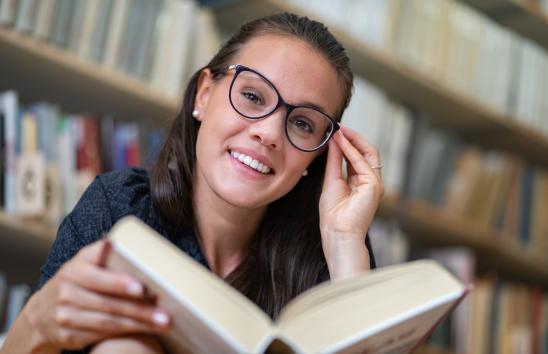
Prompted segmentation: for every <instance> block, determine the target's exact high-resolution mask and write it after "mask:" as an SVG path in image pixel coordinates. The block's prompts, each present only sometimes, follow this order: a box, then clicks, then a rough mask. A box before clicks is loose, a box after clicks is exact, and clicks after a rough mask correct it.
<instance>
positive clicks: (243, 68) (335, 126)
mask: <svg viewBox="0 0 548 354" xmlns="http://www.w3.org/2000/svg"><path fill="white" fill-rule="evenodd" d="M229 70H234V76H233V77H232V82H231V83H230V88H229V90H228V100H229V101H230V105H231V106H232V108H233V109H234V110H235V111H236V112H238V114H240V115H241V116H243V117H245V118H248V119H263V118H266V117H268V116H269V115H271V114H272V113H274V112H276V110H277V109H278V108H280V107H285V108H286V113H285V120H284V123H285V124H284V130H285V136H286V138H287V140H288V141H289V143H290V144H291V145H293V147H295V148H296V149H298V150H301V151H304V152H314V151H317V150H319V149H321V148H322V147H324V146H325V145H326V144H327V143H328V142H329V139H331V137H333V134H335V132H336V131H337V130H339V129H340V125H339V122H337V121H336V120H335V119H333V118H332V117H330V116H329V115H328V114H327V113H324V112H322V111H320V110H318V109H317V108H316V107H313V106H309V105H299V106H296V105H292V104H289V103H287V102H285V101H284V99H283V98H282V95H280V93H279V92H278V89H277V88H276V86H274V84H273V83H272V82H270V80H268V79H267V78H266V77H265V76H264V75H263V74H261V73H259V72H257V71H256V70H253V69H251V68H249V67H247V66H245V65H241V64H233V65H229V66H227V67H226V68H225V69H224V70H221V71H219V72H218V73H217V74H226V73H227V72H228V71H229ZM243 71H250V72H252V73H254V74H257V75H259V76H260V77H261V78H262V79H263V80H264V81H265V82H266V83H267V84H268V85H269V86H270V87H272V88H273V89H274V92H276V94H277V95H278V102H277V103H276V106H274V108H273V109H272V111H270V112H268V113H266V114H263V115H261V116H259V117H254V116H248V115H245V114H243V113H242V112H240V111H239V110H238V109H237V108H236V107H235V106H234V103H233V102H232V87H233V86H234V82H235V81H236V78H237V77H238V75H239V74H240V73H241V72H243ZM297 108H308V109H312V110H314V111H316V112H318V113H320V114H322V115H323V116H325V117H326V118H327V119H329V121H331V124H332V126H333V128H332V129H331V132H330V133H329V136H328V137H327V138H326V139H325V140H324V141H323V142H322V143H321V144H320V146H318V147H317V148H315V149H311V150H309V149H303V148H300V147H298V146H297V145H295V144H294V143H293V141H291V138H290V137H289V132H288V131H287V123H288V120H289V115H290V114H291V112H293V111H294V110H295V109H297Z"/></svg>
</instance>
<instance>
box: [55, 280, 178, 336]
mask: <svg viewBox="0 0 548 354" xmlns="http://www.w3.org/2000/svg"><path fill="white" fill-rule="evenodd" d="M59 301H60V303H61V304H64V305H67V304H68V305H72V306H75V307H78V308H82V309H86V310H93V311H99V312H105V313H109V314H112V315H118V316H124V317H129V318H133V319H134V320H137V321H140V322H146V323H149V324H151V325H155V326H160V327H165V326H168V325H169V315H168V313H167V312H166V311H165V310H163V309H160V308H158V307H155V306H153V305H149V304H145V303H142V302H138V301H134V300H124V299H120V298H115V297H111V296H105V295H101V294H98V293H95V292H92V291H89V290H86V289H84V288H80V287H78V286H76V285H72V284H69V285H67V286H64V287H63V288H61V290H60V294H59Z"/></svg>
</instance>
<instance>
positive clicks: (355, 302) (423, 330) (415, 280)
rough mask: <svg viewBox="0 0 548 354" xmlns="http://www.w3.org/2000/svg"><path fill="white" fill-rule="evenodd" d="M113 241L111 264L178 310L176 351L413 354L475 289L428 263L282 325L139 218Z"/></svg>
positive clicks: (344, 284)
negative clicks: (396, 353) (445, 317)
mask: <svg viewBox="0 0 548 354" xmlns="http://www.w3.org/2000/svg"><path fill="white" fill-rule="evenodd" d="M108 238H109V240H110V244H111V250H110V252H109V253H108V257H106V258H107V260H106V262H105V266H106V267H107V268H109V269H113V270H117V271H124V272H127V273H129V274H131V275H132V276H134V277H136V278H137V279H140V281H142V282H143V283H144V284H145V285H146V286H147V289H149V291H151V292H152V293H153V294H154V295H156V296H157V301H158V304H159V306H162V307H164V308H166V309H168V311H170V312H171V313H172V315H173V316H172V319H173V327H172V329H171V331H170V332H169V333H167V334H165V335H163V336H162V337H161V339H162V340H163V343H164V345H165V346H166V347H167V348H168V349H169V350H170V351H173V352H185V351H188V352H192V353H263V352H265V351H267V350H276V351H279V352H282V353H339V352H367V353H370V352H371V353H373V352H374V353H395V352H398V353H407V352H410V351H411V350H412V349H413V348H415V347H416V346H417V345H418V344H420V343H422V342H423V341H424V340H425V339H426V337H427V336H428V334H429V333H430V332H431V330H432V329H433V328H434V327H435V325H436V324H437V323H438V322H439V321H440V319H441V318H443V317H444V316H445V315H446V314H447V313H449V312H450V311H451V310H452V309H453V308H454V307H455V306H456V305H457V304H458V303H459V301H460V300H461V299H462V298H463V297H464V296H465V295H466V294H467V293H468V291H469V290H470V287H469V286H465V285H463V284H462V283H461V282H460V281H458V280H457V279H456V278H454V277H453V276H452V275H451V274H450V273H449V272H448V271H447V270H445V269H444V268H443V267H441V266H440V265H439V264H437V263H436V262H433V261H426V260H422V261H416V262H411V263H407V264H403V265H398V266H391V267H386V268H382V269H377V270H374V271H372V272H369V273H366V274H363V275H359V276H355V277H352V278H347V279H343V280H337V281H331V282H325V283H323V284H320V285H318V286H316V287H314V288H312V289H310V290H308V291H306V292H305V293H303V294H301V295H299V296H297V298H295V299H294V300H292V301H291V302H290V303H289V304H287V305H286V306H285V307H284V309H283V310H282V312H281V313H280V315H279V317H278V318H277V319H276V321H272V320H271V319H270V317H268V316H267V315H266V314H265V313H264V312H263V311H262V310H261V309H260V308H259V307H258V306H256V305H255V304H254V303H253V302H251V301H250V300H249V299H247V298H246V297H244V296H243V295H242V294H240V293H239V292H238V291H237V290H235V289H233V288H232V287H230V286H229V285H228V284H226V283H225V282H224V281H223V280H222V279H220V278H218V277H217V276H216V275H214V274H213V273H211V272H209V271H208V270H207V269H205V268H204V267H203V266H201V265H200V264H198V263H197V262H195V261H194V260H193V259H192V258H190V257H189V256H187V255H186V254H184V253H183V252H182V251H180V250H179V249H178V248H177V247H176V246H174V245H172V244H171V243H170V242H169V241H168V240H166V239H164V238H163V237H161V236H159V235H158V234H156V233H155V231H153V230H152V229H151V228H149V227H148V226H146V225H145V224H144V223H142V222H141V221H139V220H138V219H137V218H135V217H133V216H129V217H126V218H124V219H122V220H120V221H119V222H118V223H117V224H116V225H115V226H114V227H113V228H112V229H111V231H110V232H109V237H108ZM106 248H107V249H108V247H106ZM190 284H191V285H190Z"/></svg>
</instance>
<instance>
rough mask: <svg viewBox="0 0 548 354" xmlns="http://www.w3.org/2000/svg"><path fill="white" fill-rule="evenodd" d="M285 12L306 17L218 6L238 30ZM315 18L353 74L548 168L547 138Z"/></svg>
mask: <svg viewBox="0 0 548 354" xmlns="http://www.w3.org/2000/svg"><path fill="white" fill-rule="evenodd" d="M284 11H288V12H294V13H299V14H304V15H306V14H307V13H308V11H307V10H305V9H302V8H300V7H298V6H295V5H294V4H291V3H289V2H288V1H286V0H264V1H251V0H242V1H239V2H237V3H236V4H234V3H231V4H229V5H226V6H222V7H217V8H216V17H217V20H218V23H219V25H220V26H221V27H223V28H226V29H229V30H234V29H235V28H237V26H238V24H240V23H242V22H244V21H246V20H250V19H252V18H254V17H259V16H266V15H269V14H274V13H278V12H284ZM314 17H315V18H319V20H320V21H322V22H324V23H325V24H327V26H328V27H329V29H330V30H331V31H332V32H333V34H334V35H335V36H336V37H337V38H338V39H339V40H340V41H341V42H342V44H343V45H344V47H345V48H346V50H347V53H348V55H349V57H350V65H351V66H352V70H353V71H354V73H355V74H358V75H361V76H364V77H366V78H367V79H368V81H370V82H371V83H373V84H374V85H376V86H378V87H379V88H381V89H382V90H383V91H384V92H385V93H386V94H387V95H388V96H389V97H390V98H391V99H393V100H394V101H396V102H399V103H401V104H403V105H405V106H409V107H413V108H415V109H417V110H419V111H421V112H424V113H426V116H427V117H429V118H430V119H432V122H433V124H435V125H437V126H440V127H443V128H445V129H447V130H451V131H454V132H457V133H459V134H460V136H461V137H462V138H463V139H464V140H465V141H467V142H469V143H473V144H476V145H479V146H482V147H484V148H496V149H503V150H506V151H509V152H513V153H516V154H518V155H520V156H522V157H523V158H524V159H526V160H528V161H530V162H531V163H534V164H537V165H540V166H544V167H548V154H546V151H548V138H547V137H546V136H543V135H542V134H541V133H539V132H538V131H536V130H535V129H533V128H530V127H527V126H523V125H522V124H519V123H516V118H513V117H511V116H509V115H508V114H505V113H500V112H497V110H495V109H492V108H490V107H487V106H486V105H484V104H482V103H481V102H478V101H476V100H473V99H470V98H467V97H465V96H463V95H462V94H460V93H458V92H456V91H455V90H454V89H451V88H449V87H446V86H444V85H441V84H439V83H437V82H435V81H434V80H432V79H430V78H429V77H427V76H426V75H424V74H421V73H419V72H417V71H416V70H413V69H411V68H409V67H406V66H405V65H403V64H401V63H399V62H398V61H397V60H396V59H394V58H392V56H390V55H389V54H386V53H384V52H383V51H381V50H379V49H377V48H375V47H373V46H372V45H369V44H367V43H365V42H363V41H361V40H359V39H358V38H356V37H355V36H354V35H352V34H349V33H347V32H345V31H344V30H342V29H340V28H337V26H335V25H332V24H330V23H329V21H328V20H326V19H322V18H320V17H319V16H316V15H315V16H314Z"/></svg>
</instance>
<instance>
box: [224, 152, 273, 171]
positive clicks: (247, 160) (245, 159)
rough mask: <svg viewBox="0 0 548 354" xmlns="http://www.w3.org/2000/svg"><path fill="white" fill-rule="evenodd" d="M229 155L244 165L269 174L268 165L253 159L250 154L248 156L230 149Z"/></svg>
mask: <svg viewBox="0 0 548 354" xmlns="http://www.w3.org/2000/svg"><path fill="white" fill-rule="evenodd" d="M230 155H231V156H232V157H234V158H235V159H237V160H238V161H240V162H241V163H243V164H244V165H246V166H248V167H250V168H252V169H254V170H255V171H257V172H260V173H262V174H265V175H266V174H269V173H270V171H271V169H270V167H268V166H265V165H263V164H262V163H261V162H259V161H257V160H255V159H253V158H252V157H251V156H248V155H246V154H242V153H240V152H237V151H232V150H231V151H230Z"/></svg>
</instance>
